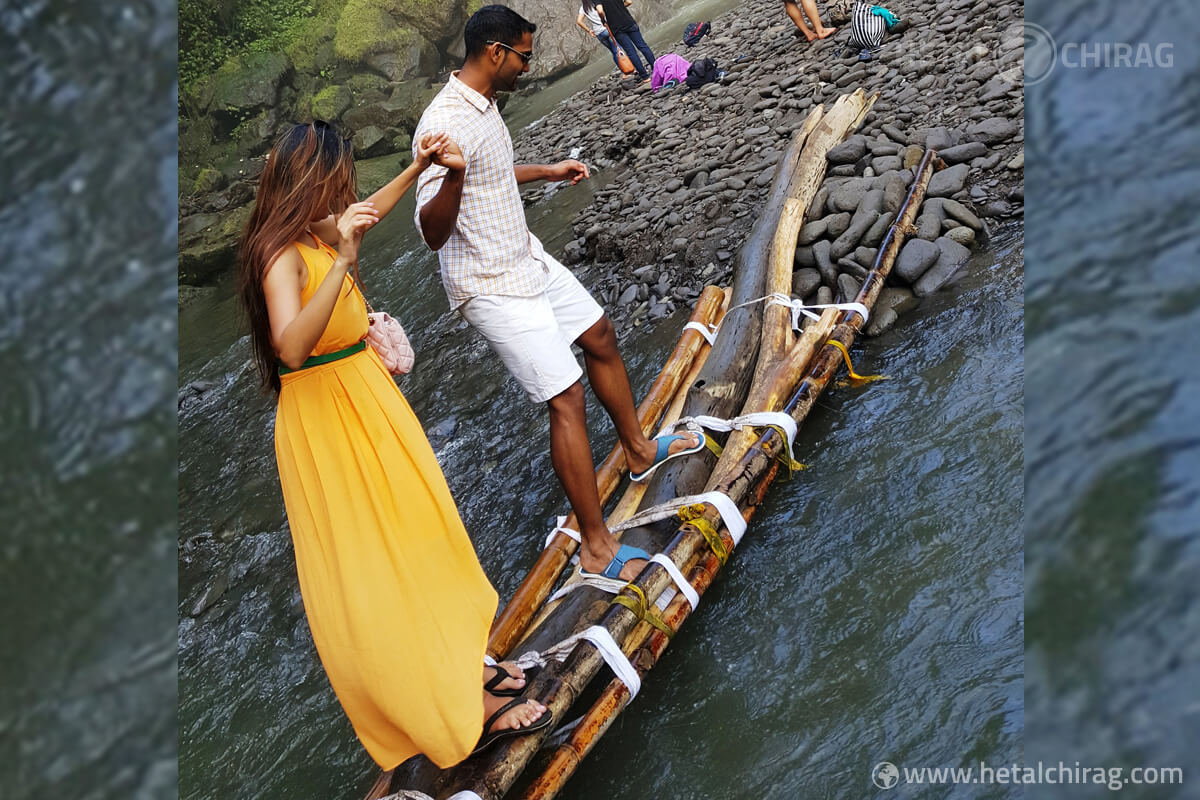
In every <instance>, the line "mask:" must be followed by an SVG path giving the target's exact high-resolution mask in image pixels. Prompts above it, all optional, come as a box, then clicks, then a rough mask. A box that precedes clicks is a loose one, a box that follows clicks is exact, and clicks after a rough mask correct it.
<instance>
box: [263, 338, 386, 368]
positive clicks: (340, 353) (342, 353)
mask: <svg viewBox="0 0 1200 800" xmlns="http://www.w3.org/2000/svg"><path fill="white" fill-rule="evenodd" d="M366 349H367V340H366V339H363V340H362V341H361V342H355V343H354V344H352V345H350V346H349V347H347V348H344V349H342V350H335V351H333V352H332V353H322V354H321V355H319V356H309V357H308V358H306V359H304V363H303V364H301V365H300V366H298V367H296V369H290V368H288V367H285V366H283V365H282V364H280V365H279V374H280V375H287V374H288V373H289V372H299V371H300V370H302V369H308V368H309V367H319V366H320V365H321V364H328V363H329V362H330V361H337V360H338V359H342V358H346V357H347V356H352V355H354V354H355V353H361V352H362V351H363V350H366Z"/></svg>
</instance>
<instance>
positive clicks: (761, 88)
mask: <svg viewBox="0 0 1200 800" xmlns="http://www.w3.org/2000/svg"><path fill="white" fill-rule="evenodd" d="M1021 9H1022V6H1021V4H1020V3H1018V2H1013V1H1012V0H956V1H955V2H952V3H946V2H934V1H933V0H923V1H922V0H918V2H913V3H906V4H905V8H904V9H898V12H899V13H900V14H901V17H902V19H903V20H904V21H905V22H908V23H909V24H910V27H908V28H907V30H905V31H904V33H902V34H899V35H889V36H888V37H887V38H886V39H885V40H884V43H883V45H882V47H881V48H880V49H879V50H878V51H877V52H876V53H874V54H873V57H872V59H871V60H870V61H868V62H862V61H859V54H858V52H857V51H856V50H852V48H850V46H849V45H848V44H847V42H848V39H849V30H848V28H847V27H845V26H843V28H841V29H839V31H838V32H837V34H835V35H834V36H832V37H830V38H828V39H825V40H820V41H817V42H814V43H812V44H809V43H807V42H805V41H804V40H803V38H801V37H798V36H797V35H796V29H795V27H794V26H793V25H792V23H791V21H790V20H788V18H787V17H786V16H785V15H784V14H783V13H782V11H781V10H780V9H779V8H777V7H776V6H774V5H767V6H764V5H762V4H757V3H751V2H746V3H742V4H740V5H739V6H737V7H735V8H733V9H731V10H730V11H728V12H726V13H725V14H723V15H721V16H719V17H717V18H716V19H714V20H713V21H712V33H711V34H710V35H709V36H707V37H705V38H704V40H702V42H701V44H700V45H699V46H697V47H694V48H688V47H686V46H684V45H683V44H682V43H679V44H677V46H676V47H674V48H673V51H674V52H677V53H679V54H680V55H682V56H683V57H685V58H686V59H688V60H690V61H695V60H698V59H700V58H704V57H709V58H713V59H715V60H716V61H717V62H718V65H719V67H720V69H722V70H726V71H727V74H726V76H725V77H724V78H723V79H722V80H721V81H719V82H718V83H712V84H709V85H707V86H704V87H702V88H701V89H699V90H691V89H688V88H686V87H683V86H679V87H675V88H672V89H664V90H661V91H659V92H658V93H654V92H652V90H651V89H650V86H649V85H648V84H646V85H643V86H637V87H635V86H633V85H632V84H631V83H630V82H628V81H625V80H622V79H621V78H620V77H619V76H617V75H616V74H615V73H613V74H610V75H609V76H607V77H605V78H603V79H601V80H599V81H597V82H596V83H595V84H593V85H592V86H591V87H590V88H589V89H588V90H586V91H583V92H580V93H578V94H576V95H575V96H573V97H571V98H570V99H568V100H566V101H564V102H563V103H561V104H560V105H559V106H558V107H557V108H556V109H555V110H554V111H553V112H552V113H550V114H548V115H546V116H545V117H543V118H542V119H540V120H537V121H536V122H534V123H532V124H530V125H529V126H527V127H526V128H524V129H523V130H521V131H519V132H518V133H517V134H516V135H515V136H514V140H515V145H514V147H515V151H516V160H517V162H518V163H521V162H539V161H541V162H545V161H554V160H557V159H559V158H566V157H568V156H572V155H573V156H574V157H577V158H580V159H582V160H584V161H586V162H587V163H588V164H589V165H591V166H593V167H594V168H595V169H596V171H595V174H594V175H593V178H592V179H593V180H594V181H597V183H598V184H602V185H603V188H599V189H597V190H596V192H595V199H594V201H593V202H592V203H591V205H589V206H588V207H587V208H585V209H584V210H583V211H582V212H580V213H579V215H578V217H577V219H576V221H575V223H574V233H575V239H574V240H573V241H571V242H569V243H568V244H567V245H566V246H565V248H564V250H563V252H561V253H559V254H558V255H559V256H560V258H562V260H563V261H564V262H565V263H568V264H575V265H579V266H580V267H585V268H586V267H589V266H590V267H591V268H590V269H588V273H589V275H591V276H592V281H591V283H590V284H589V288H590V289H591V290H592V292H593V294H595V295H596V296H597V298H598V299H600V300H601V301H602V303H603V304H604V305H605V307H606V308H607V309H608V311H609V313H610V315H612V316H613V317H614V318H615V319H616V320H617V321H618V322H619V323H622V325H621V327H623V328H626V329H627V328H628V327H629V326H630V325H639V324H641V323H642V321H643V320H647V319H654V318H659V317H664V316H667V315H669V314H671V313H672V312H674V310H675V309H676V307H677V306H678V305H688V304H690V302H691V301H692V300H693V299H694V298H695V297H697V296H698V295H699V292H700V290H701V288H702V287H703V286H704V285H705V284H706V283H718V284H727V283H728V282H729V280H730V278H731V276H732V271H733V266H734V258H733V256H734V253H735V252H736V250H737V247H738V246H739V245H740V243H741V241H742V240H743V238H744V237H745V234H746V233H747V231H748V230H749V229H750V226H751V224H752V222H753V220H754V215H755V213H756V211H757V210H758V208H759V205H760V202H761V198H762V196H763V195H764V193H765V191H766V188H767V187H768V186H769V185H770V182H771V179H772V176H773V174H774V168H775V164H776V162H777V161H778V159H779V157H780V155H781V154H782V152H783V150H784V149H785V147H786V144H787V142H788V140H789V139H790V138H791V136H792V135H793V134H794V132H795V131H796V130H797V129H798V128H799V127H800V126H801V125H803V123H804V120H805V118H806V117H807V115H808V114H809V112H810V110H811V108H812V107H813V106H814V105H815V104H817V103H828V102H830V101H831V100H832V99H834V98H835V97H836V96H837V95H839V94H842V93H845V92H848V91H853V90H854V89H855V88H858V87H862V88H863V89H864V90H865V91H866V92H867V93H872V92H879V99H878V101H877V102H876V103H875V105H874V107H873V109H872V111H871V113H870V114H868V116H867V117H866V119H865V121H864V124H863V126H862V128H861V129H860V131H859V134H860V135H859V136H857V137H856V138H855V139H854V140H853V142H854V143H853V144H850V145H849V146H848V147H847V148H846V150H843V151H842V152H841V153H840V154H839V157H837V158H836V159H834V158H833V157H831V161H834V163H831V165H830V166H831V169H830V170H829V178H828V181H827V184H826V187H827V188H829V189H830V190H831V191H830V192H829V193H827V194H826V195H825V196H824V197H825V198H826V202H827V203H829V205H827V207H826V208H820V207H816V206H819V205H820V204H819V203H814V206H815V207H814V208H813V209H812V210H811V211H810V214H809V217H808V218H809V219H810V220H813V221H814V222H815V221H817V220H820V219H823V218H824V216H823V215H825V214H826V212H828V213H829V214H830V215H836V214H839V213H842V212H846V213H849V212H856V213H857V212H858V211H860V210H861V209H860V206H861V202H862V199H863V194H864V192H868V193H869V192H870V191H871V190H872V189H876V188H878V189H883V188H885V186H886V184H887V182H888V181H887V179H886V177H885V176H887V174H888V173H889V172H894V173H896V174H900V175H903V174H904V173H905V172H907V168H908V167H911V166H912V165H913V164H914V163H915V159H916V158H919V156H918V155H917V152H918V151H919V149H920V148H921V147H933V148H936V149H937V150H939V152H940V153H941V154H942V155H943V157H944V158H945V160H946V161H947V162H948V163H949V164H952V165H957V164H963V165H965V167H956V168H955V169H954V171H953V172H952V173H951V176H952V183H953V184H954V185H953V186H951V187H950V188H949V190H946V191H943V192H941V194H942V196H944V197H945V198H948V199H950V200H951V201H952V202H953V203H954V206H953V208H954V211H958V210H959V209H960V208H961V209H962V211H964V212H966V213H965V214H957V215H956V214H947V213H944V212H945V209H944V208H942V207H941V206H940V205H939V211H941V212H943V213H941V214H939V217H940V219H939V222H940V223H943V226H944V227H943V229H942V230H938V229H936V228H935V230H934V231H933V232H932V235H928V236H927V235H922V236H921V237H920V238H924V239H928V240H931V241H932V240H933V239H935V238H938V236H939V235H940V234H941V233H943V232H945V233H947V234H949V233H951V232H952V228H953V227H961V226H963V224H964V221H969V222H970V223H971V224H972V225H974V226H975V227H978V228H979V232H980V234H981V235H980V239H981V240H982V239H984V238H985V237H986V230H987V227H988V226H992V227H994V226H995V225H996V224H998V223H1001V222H1004V221H1013V222H1014V224H1016V225H1022V224H1023V211H1024V174H1023V165H1024V156H1023V142H1024V133H1023V131H1024V119H1023V115H1024V94H1023V88H1022V84H1021V73H1020V67H1021V60H1022V56H1023V39H1022V19H1021ZM662 54H663V53H657V54H656V55H662ZM856 150H857V152H855V151H856ZM847 151H849V153H847ZM951 176H948V177H951ZM863 177H865V178H868V179H871V181H870V185H866V184H862V183H861V182H860V186H863V187H864V190H863V191H858V192H857V196H856V200H857V202H854V203H852V204H850V205H837V204H836V203H830V201H829V200H828V198H829V195H830V194H832V193H833V191H832V190H833V189H836V188H838V187H839V186H841V185H844V184H846V183H847V182H849V180H850V179H854V178H863ZM905 177H907V180H908V181H911V172H908V175H907V176H905ZM906 183H907V181H906ZM555 191H557V187H556V186H554V185H537V186H533V187H531V188H529V189H527V190H526V191H525V192H524V196H525V198H526V201H527V203H530V204H533V203H540V202H543V201H546V199H547V197H548V196H550V195H552V194H553V193H554V192H555ZM550 202H553V201H550ZM958 217H963V220H960V219H958ZM868 227H869V226H868ZM833 230H837V229H836V228H834V229H833ZM826 231H827V232H828V231H829V225H826ZM841 232H844V228H843V229H842V231H839V232H838V235H840V233H841ZM861 233H862V234H863V235H864V236H865V235H866V233H867V231H866V230H864V231H862V232H861ZM810 234H811V231H810ZM815 238H817V239H819V238H821V237H815ZM837 238H838V237H837V236H827V237H826V239H827V240H834V242H836V239H837ZM963 238H964V240H965V239H966V237H963ZM970 238H971V241H969V242H966V241H964V244H966V245H968V246H970V245H974V244H976V242H975V240H974V237H973V236H972V237H970ZM813 244H814V238H809V240H808V241H805V236H803V235H802V237H801V247H800V249H799V251H798V253H797V267H798V268H815V267H818V266H821V265H820V264H818V263H816V258H815V257H814V256H813V255H812V254H811V252H809V253H806V252H805V251H806V249H809V250H811V249H818V250H819V249H820V248H813V247H812V245H813ZM857 244H858V243H857V242H855V243H851V244H850V246H849V247H848V248H846V250H847V252H850V251H853V250H855V249H856V245H857ZM844 245H845V243H843V247H844ZM868 249H870V248H868ZM863 255H865V254H863ZM835 260H836V256H835ZM835 266H836V265H835ZM847 268H849V267H848V266H847ZM843 271H844V270H843ZM826 283H827V284H828V282H826ZM833 283H834V287H832V288H836V277H835V279H834V281H833ZM798 288H799V287H798ZM808 288H809V289H810V290H811V289H813V288H814V287H811V286H810V287H808Z"/></svg>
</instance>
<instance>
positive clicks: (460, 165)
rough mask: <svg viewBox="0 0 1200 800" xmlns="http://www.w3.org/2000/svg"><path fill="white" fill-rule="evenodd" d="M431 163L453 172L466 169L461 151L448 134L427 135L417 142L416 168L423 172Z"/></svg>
mask: <svg viewBox="0 0 1200 800" xmlns="http://www.w3.org/2000/svg"><path fill="white" fill-rule="evenodd" d="M431 163H433V164H437V165H438V166H440V167H446V168H447V169H450V170H455V171H462V170H465V169H466V168H467V162H466V160H465V159H463V154H462V150H460V149H459V147H458V145H456V144H455V143H454V142H453V141H451V139H450V134H448V133H427V134H425V135H424V136H422V137H421V140H420V141H419V142H417V168H418V169H420V170H422V171H424V170H425V168H426V167H428V166H429V165H430V164H431Z"/></svg>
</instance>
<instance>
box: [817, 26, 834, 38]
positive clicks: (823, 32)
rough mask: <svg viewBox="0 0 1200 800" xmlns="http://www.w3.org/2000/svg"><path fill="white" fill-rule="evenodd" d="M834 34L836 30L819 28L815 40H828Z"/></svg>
mask: <svg viewBox="0 0 1200 800" xmlns="http://www.w3.org/2000/svg"><path fill="white" fill-rule="evenodd" d="M835 33H837V28H821V29H820V30H819V31H817V38H818V39H828V38H829V37H830V36H833V35H834V34H835Z"/></svg>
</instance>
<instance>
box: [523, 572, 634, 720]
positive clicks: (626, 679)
mask: <svg viewBox="0 0 1200 800" xmlns="http://www.w3.org/2000/svg"><path fill="white" fill-rule="evenodd" d="M622 585H624V584H622ZM580 641H587V642H590V643H591V644H592V645H593V646H595V648H596V649H597V650H598V651H599V652H600V656H601V657H602V658H603V659H604V663H605V664H608V668H609V669H611V670H612V671H613V674H614V675H616V676H617V677H618V678H619V679H620V680H621V683H623V684H625V686H626V687H627V688H628V689H629V699H630V701H632V700H633V698H635V697H637V693H638V692H639V691H640V690H641V688H642V679H641V678H640V677H638V674H637V670H636V669H634V668H633V664H631V663H629V659H628V658H626V657H625V653H623V652H621V648H620V646H619V645H618V644H617V643H616V640H614V639H613V638H612V634H611V633H609V632H608V630H607V629H606V628H603V627H601V626H599V625H593V626H592V627H590V628H588V629H587V630H583V631H580V632H579V633H576V634H573V635H571V636H568V637H567V638H566V639H563V640H562V641H561V642H558V643H556V644H553V645H551V646H550V647H548V648H546V649H545V650H543V651H542V652H540V653H539V652H537V651H536V650H531V651H529V652H528V653H522V654H521V655H520V656H519V657H518V658H517V666H519V667H520V668H521V669H527V668H528V667H532V666H533V665H534V664H539V665H541V666H543V667H544V666H546V664H548V663H549V662H550V660H551V659H553V660H555V661H563V660H565V659H566V657H567V656H568V655H569V654H570V652H571V651H572V650H574V649H575V645H576V644H578V643H579V642H580Z"/></svg>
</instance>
